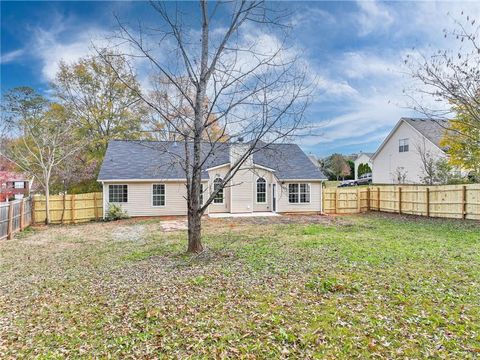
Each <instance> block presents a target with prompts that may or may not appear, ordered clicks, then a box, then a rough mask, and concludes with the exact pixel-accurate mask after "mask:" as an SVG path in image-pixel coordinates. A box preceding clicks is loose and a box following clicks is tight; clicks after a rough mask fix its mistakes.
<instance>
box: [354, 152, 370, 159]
mask: <svg viewBox="0 0 480 360" xmlns="http://www.w3.org/2000/svg"><path fill="white" fill-rule="evenodd" d="M373 154H374V153H370V152H359V153H358V154H357V157H356V158H355V160H357V159H358V158H359V157H360V156H362V155H365V156H367V157H369V158H371V157H372V156H373Z"/></svg>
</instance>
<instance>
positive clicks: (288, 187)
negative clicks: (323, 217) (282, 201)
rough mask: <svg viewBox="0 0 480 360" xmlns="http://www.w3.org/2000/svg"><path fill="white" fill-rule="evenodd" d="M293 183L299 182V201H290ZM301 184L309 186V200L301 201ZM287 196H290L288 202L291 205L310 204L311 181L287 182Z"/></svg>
mask: <svg viewBox="0 0 480 360" xmlns="http://www.w3.org/2000/svg"><path fill="white" fill-rule="evenodd" d="M291 184H298V202H290V185H291ZM300 184H305V185H307V186H308V201H307V202H300V194H301V193H300ZM287 197H288V204H289V205H305V204H310V203H311V201H312V186H311V183H306V182H291V183H288V184H287Z"/></svg>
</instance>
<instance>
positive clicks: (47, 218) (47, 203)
mask: <svg viewBox="0 0 480 360" xmlns="http://www.w3.org/2000/svg"><path fill="white" fill-rule="evenodd" d="M48 224H50V186H49V184H48V182H47V184H46V185H45V225H48Z"/></svg>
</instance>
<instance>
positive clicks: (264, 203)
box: [255, 176, 268, 205]
mask: <svg viewBox="0 0 480 360" xmlns="http://www.w3.org/2000/svg"><path fill="white" fill-rule="evenodd" d="M259 179H263V180H265V201H264V202H258V196H257V194H258V186H257V185H258V180H259ZM255 204H258V205H267V204H268V181H267V179H265V178H264V177H263V176H259V177H257V180H255Z"/></svg>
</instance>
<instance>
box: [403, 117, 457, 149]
mask: <svg viewBox="0 0 480 360" xmlns="http://www.w3.org/2000/svg"><path fill="white" fill-rule="evenodd" d="M402 120H404V121H405V122H406V123H408V124H410V125H411V126H413V127H414V128H415V129H416V130H417V131H418V132H419V133H421V134H422V135H423V136H425V137H426V138H427V139H428V140H430V141H431V142H432V143H434V144H435V145H437V146H438V147H439V148H442V147H441V146H440V141H441V140H442V138H443V136H444V135H445V131H446V128H447V127H448V121H447V120H435V119H419V118H402Z"/></svg>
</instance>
